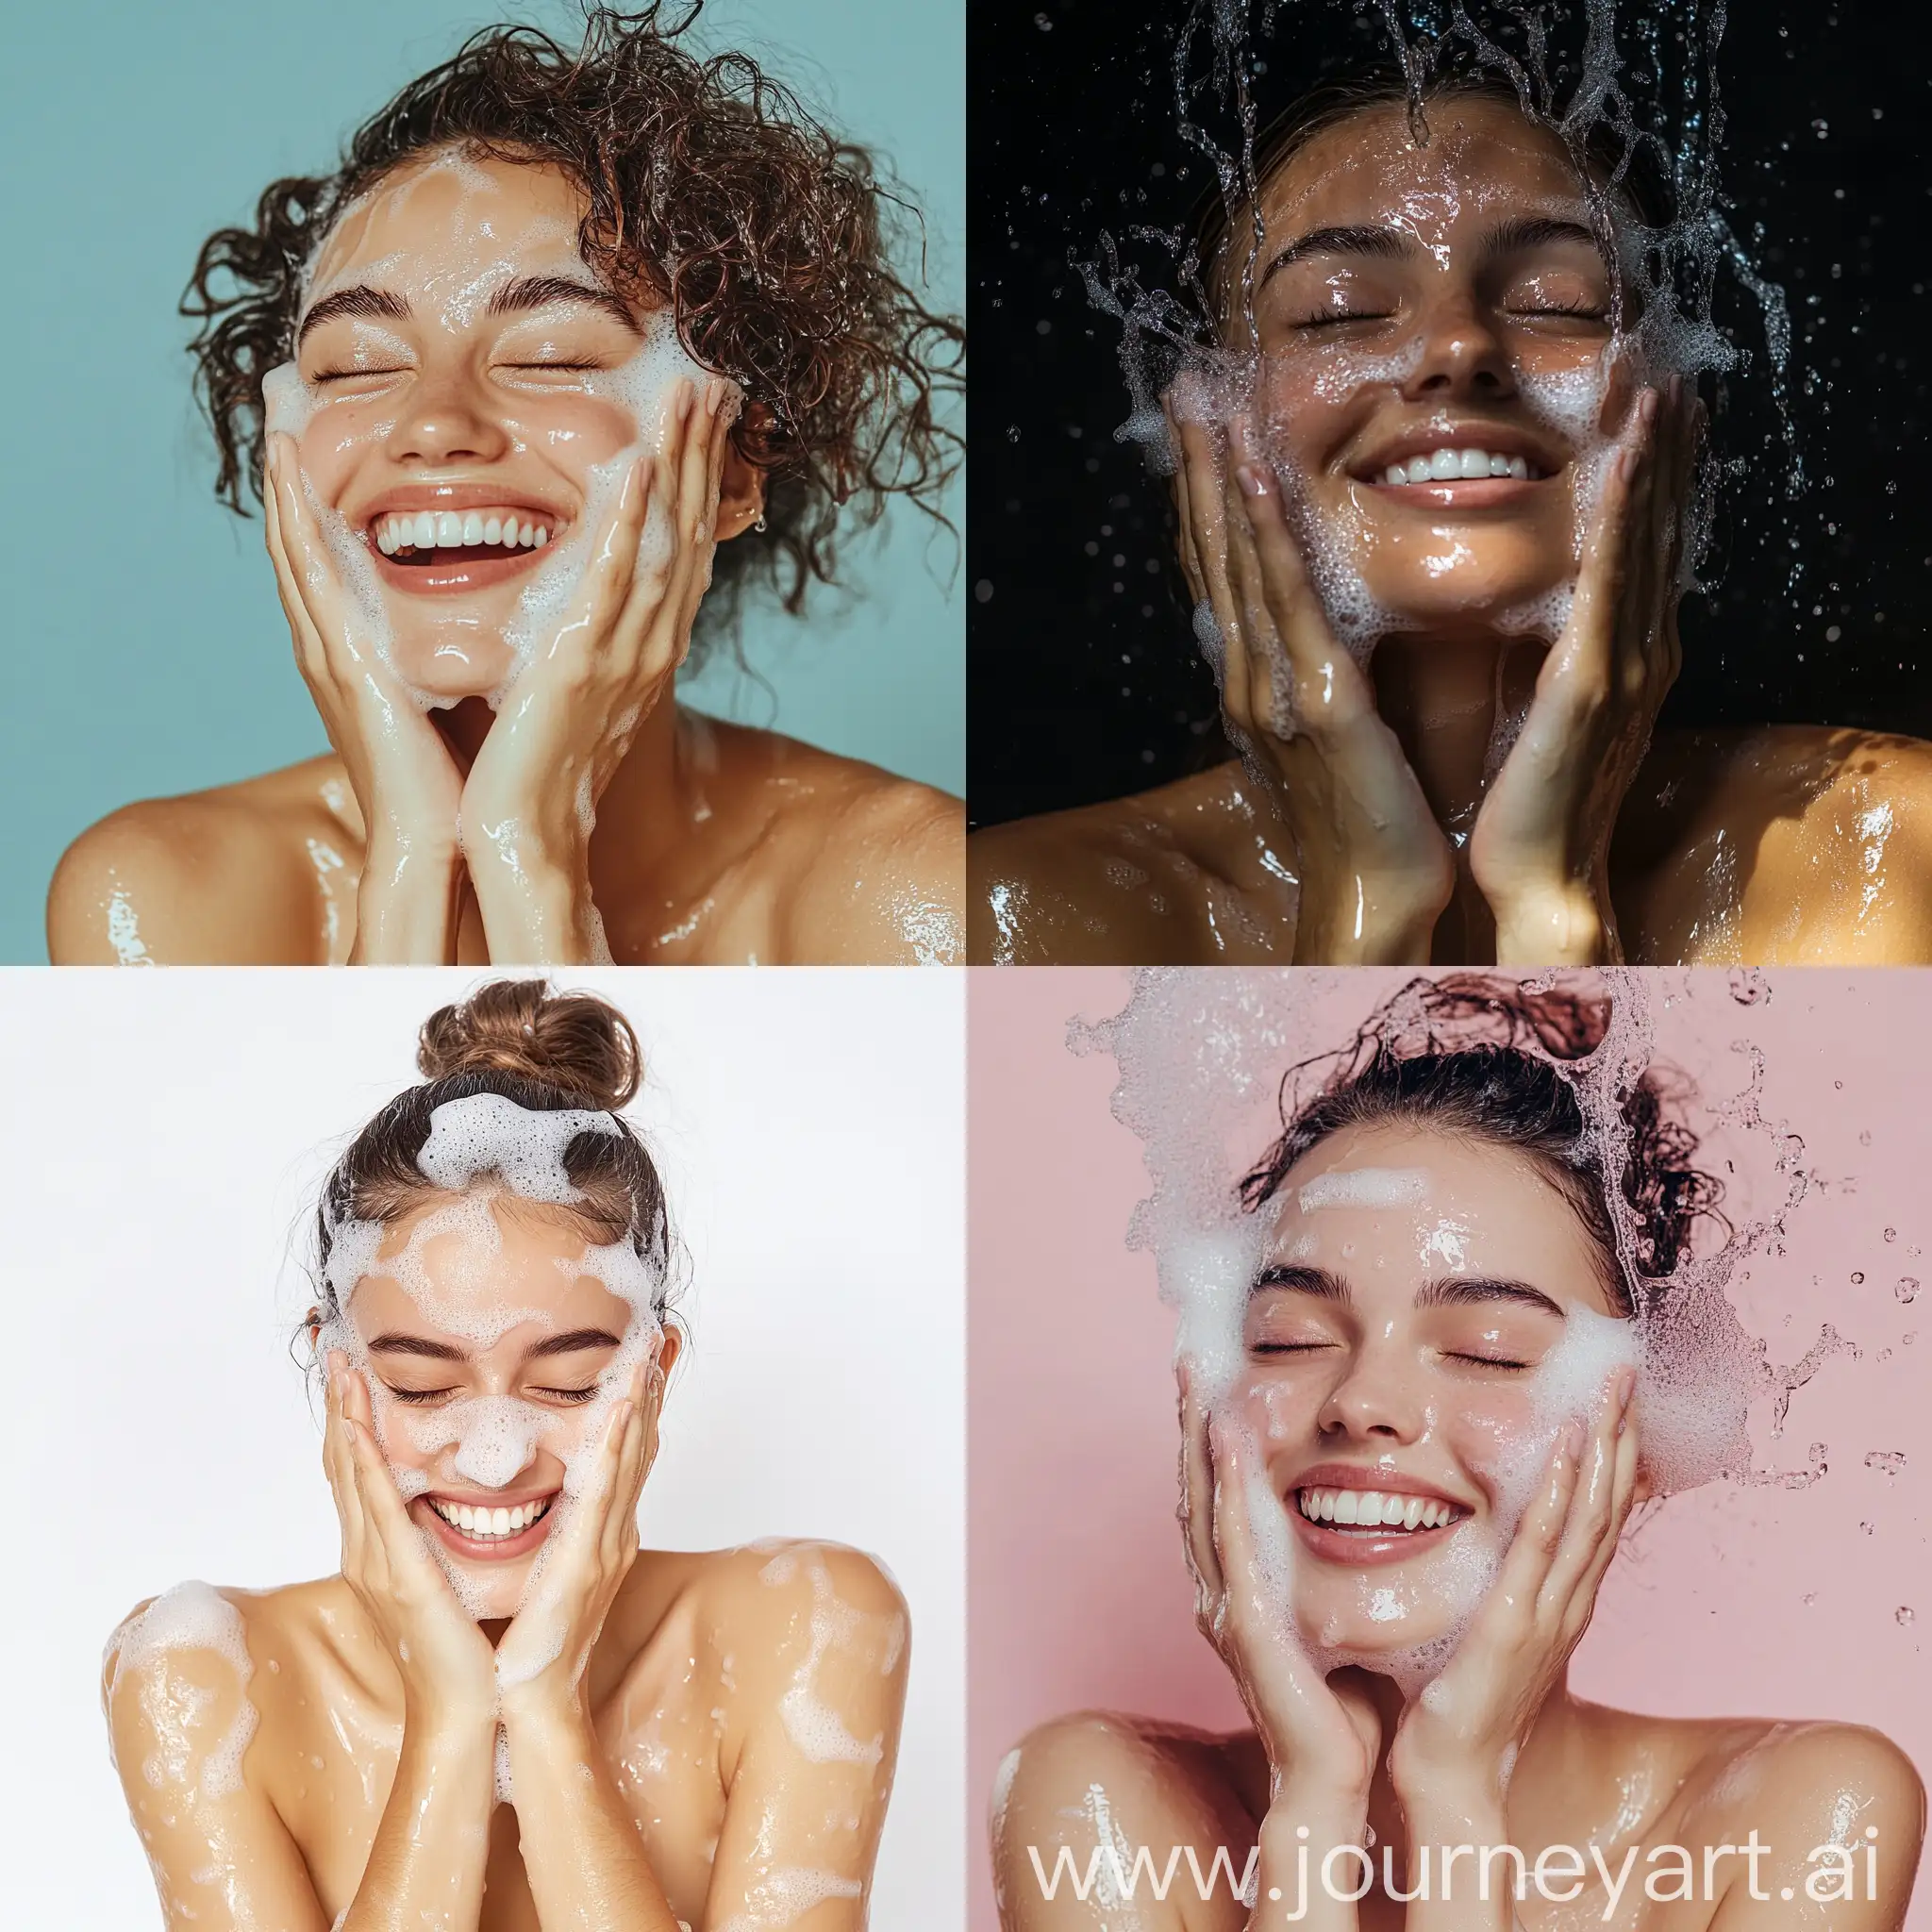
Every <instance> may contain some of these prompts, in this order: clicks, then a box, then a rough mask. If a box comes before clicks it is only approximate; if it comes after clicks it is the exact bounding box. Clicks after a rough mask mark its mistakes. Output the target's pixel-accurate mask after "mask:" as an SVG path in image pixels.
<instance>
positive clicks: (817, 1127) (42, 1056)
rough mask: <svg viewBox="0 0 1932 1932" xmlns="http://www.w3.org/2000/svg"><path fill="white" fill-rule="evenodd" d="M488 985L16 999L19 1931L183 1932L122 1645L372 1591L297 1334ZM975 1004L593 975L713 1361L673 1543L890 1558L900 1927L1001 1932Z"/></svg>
mask: <svg viewBox="0 0 1932 1932" xmlns="http://www.w3.org/2000/svg"><path fill="white" fill-rule="evenodd" d="M480 976H487V975H478V974H475V973H470V972H465V971H454V972H448V973H430V972H426V971H411V972H408V973H397V974H388V973H382V972H376V971H368V972H356V973H345V974H328V973H322V972H309V971H300V970H294V969H269V970H263V971H242V970H238V969H234V968H225V969H218V970H214V971H208V972H185V971H184V972H177V973H169V974H158V973H123V974H107V973H92V972H72V973H47V972H45V971H36V970H35V969H32V968H28V969H24V970H21V969H15V970H11V971H6V972H0V1083H4V1085H0V1228H4V1230H5V1236H6V1241H7V1249H6V1264H5V1275H4V1277H0V1307H4V1309H5V1314H6V1326H5V1339H6V1358H7V1377H6V1379H7V1385H8V1393H7V1398H6V1401H5V1402H4V1404H0V1411H4V1421H0V1457H4V1465H0V1466H4V1467H5V1469H6V1470H7V1471H8V1478H9V1484H10V1491H11V1493H10V1500H9V1514H10V1516H11V1519H12V1520H11V1523H10V1525H9V1544H10V1549H9V1555H8V1561H7V1565H6V1571H5V1577H4V1586H0V1657H4V1661H5V1680H6V1686H7V1689H6V1704H5V1718H6V1723H7V1727H8V1748H7V1750H6V1751H5V1753H4V1754H0V1818H4V1820H5V1828H6V1834H7V1837H8V1840H10V1842H9V1844H8V1848H7V1852H6V1855H5V1856H4V1857H0V1924H11V1925H23V1926H24V1925H75V1926H87V1927H96V1926H99V1927H107V1926H113V1927H117V1928H118V1927H123V1926H133V1925H141V1924H154V1923H155V1921H156V1918H157V1916H158V1908H157V1906H156V1904H155V1895H154V1890H153V1887H152V1884H151V1882H150V1880H149V1877H148V1872H147V1866H146V1861H145V1860H144V1858H143V1857H142V1853H141V1849H140V1846H139V1843H138V1841H137V1840H136V1838H135V1835H134V1831H133V1828H132V1826H131V1825H130V1824H128V1822H127V1814H126V1807H125V1804H124V1802H123V1799H122V1795H121V1790H120V1786H119V1783H118V1781H117V1779H116V1778H115V1775H114V1773H113V1771H112V1769H111V1767H110V1766H109V1764H108V1740H107V1734H106V1729H105V1726H104V1724H103V1723H102V1719H101V1713H100V1704H99V1688H98V1679H99V1669H100V1654H101V1647H102V1644H103V1643H104V1641H106V1639H107V1637H108V1633H109V1632H110V1631H111V1630H112V1629H113V1627H114V1625H115V1624H117V1623H118V1622H119V1621H120V1619H121V1618H122V1617H123V1616H125V1614H126V1612H127V1611H128V1610H129V1609H130V1608H131V1607H133V1606H134V1604H136V1603H137V1602H138V1601H139V1600H140V1599H142V1597H145V1596H151V1595H153V1594H155V1593H156V1592H157V1591H161V1590H164V1589H166V1588H168V1587H169V1586H170V1585H172V1584H175V1583H177V1582H179V1581H181V1580H182V1579H184V1578H187V1577H200V1578H203V1579H205V1580H207V1581H208V1582H211V1583H216V1584H223V1585H240V1586H242V1587H247V1588H266V1587H269V1586H272V1585H275V1584H281V1583H288V1582H292V1581H294V1580H296V1579H299V1578H304V1577H311V1576H317V1575H324V1574H329V1573H330V1572H332V1571H333V1569H334V1567H335V1563H336V1557H337V1550H338V1542H337V1530H336V1522H335V1515H334V1511H333V1509H332V1507H331V1506H330V1502H329V1497H328V1491H327V1488H326V1485H325V1482H324V1479H323V1475H322V1471H321V1466H320V1448H319V1442H320V1438H319V1432H318V1428H317V1424H316V1421H315V1417H314V1410H313V1408H312V1406H311V1404H310V1401H309V1399H308V1391H307V1388H306V1386H305V1382H304V1379H303V1375H302V1373H301V1371H300V1369H299V1368H298V1367H297V1366H296V1364H295V1362H294V1361H293V1359H292V1358H291V1354H290V1349H289V1342H290V1337H291V1333H292V1331H293V1330H294V1328H295V1326H296V1324H298V1322H299V1320H300V1316H301V1313H302V1310H303V1308H304V1307H306V1306H307V1305H308V1299H309V1294H308V1281H307V1277H306V1274H305V1272H304V1258H305V1257H306V1255H307V1254H308V1213H309V1211H310V1210H311V1209H312V1206H313V1202H314V1198H315V1192H316V1189H317V1186H318V1184H319V1182H320V1181H321V1179H322V1177H323V1175H324V1174H325V1172H326V1169H327V1166H328V1164H329V1162H330V1161H331V1160H332V1159H333V1158H334V1156H335V1155H336V1154H337V1153H338V1152H339V1151H340V1149H341V1147H342V1146H343V1145H344V1144H345V1143H346V1141H347V1140H348V1139H349V1138H350V1136H351V1135H352V1134H353V1133H354V1131H355V1130H356V1129H357V1128H358V1127H359V1126H360V1125H361V1124H362V1123H363V1122H364V1121H365V1120H366V1119H367V1118H368V1117H369V1115H370V1114H371V1113H373V1112H374V1111H375V1109H376V1108H378V1107H380V1106H381V1105H382V1104H383V1103H384V1102H385V1101H386V1100H388V1099H389V1097H390V1096H391V1094H392V1093H394V1092H395V1091H397V1090H398V1089H399V1088H400V1087H402V1086H404V1085H407V1084H408V1083H409V1082H410V1081H411V1080H413V1079H414V1078H415V1077H417V1076H416V1074H415V1070H414V1066H413V1060H412V1057H413V1052H414V1044H415V1035H416V1029H417V1028H418V1026H419V1025H420V1024H422V1022H423V1020H424V1019H425V1017H426V1016H427V1015H428V1014H429V1013H430V1012H431V1011H432V1010H433V1009H434V1008H436V1007H437V1006H439V1005H441V1004H443V1003H444V1002H445V1001H448V1000H451V999H456V998H458V997H460V996H461V995H462V994H463V993H464V992H465V991H467V990H468V989H469V988H470V987H471V986H473V985H475V983H477V981H478V979H479V977H480ZM964 977H965V975H964V974H957V973H941V972H932V973H920V972H916V971H902V972H893V971H885V970H879V969H858V970H847V971H843V972H840V971H824V972H811V971H806V970H803V969H792V970H787V971H782V972H780V971H775V970H769V969H768V970H764V971H758V970H756V969H752V970H743V971H737V970H729V969H721V968H699V969H696V970H692V971H678V970H675V969H668V970H666V969H658V970H652V971H649V972H637V971H633V972H629V973H603V974H598V973H585V974H571V975H568V976H567V978H566V979H565V981H564V983H565V984H567V985H569V986H573V987H576V986H584V987H591V988H594V989H595V990H597V991H601V992H602V993H604V995H605V996H606V997H607V998H609V999H611V1000H612V1001H613V1002H614V1003H615V1004H616V1005H618V1006H619V1007H621V1008H623V1009H624V1010H625V1012H626V1013H627V1014H628V1015H629V1017H630V1019H631V1021H632V1024H634V1025H635V1026H636V1027H637V1029H638V1032H639V1035H640V1037H641V1040H642V1041H643V1044H644V1051H645V1058H646V1066H647V1089H646V1092H645V1095H644V1097H643V1098H642V1099H641V1101H640V1102H639V1103H638V1104H637V1105H636V1106H635V1107H634V1108H632V1117H633V1118H634V1119H635V1120H636V1121H637V1123H638V1124H639V1125H640V1126H641V1127H642V1128H643V1130H644V1131H645V1133H646V1135H647V1137H648V1139H649V1142H650V1145H651V1147H652V1149H653V1151H654V1153H655V1154H656V1155H657V1156H658V1160H659V1165H660V1167H661V1169H662V1171H663V1174H664V1176H665V1180H666V1182H667V1185H668V1187H669V1191H670V1196H671V1206H672V1216H673V1225H674V1230H675V1233H676V1234H677V1235H678V1236H679V1237H681V1239H682V1241H683V1242H684V1244H685V1247H686V1249H687V1251H688V1257H687V1258H688V1266H687V1275H688V1281H687V1286H686V1288H685V1291H684V1296H683V1301H682V1312H683V1316H684V1320H685V1323H686V1324H687V1327H688V1329H689V1330H690V1335H691V1348H690V1350H689V1352H688V1354H687V1355H686V1357H685V1358H684V1359H683V1360H681V1361H680V1362H679V1363H678V1365H677V1368H676V1370H675V1374H674V1375H673V1377H672V1383H671V1389H670V1394H669V1397H668V1399H667V1406H666V1409H665V1418H664V1428H663V1443H662V1449H661V1452H660V1455H659V1457H658V1464H657V1467H656V1468H655V1469H654V1470H653V1472H652V1474H651V1477H650V1480H649V1481H648V1483H647V1484H646V1486H645V1490H644V1495H643V1502H642V1505H641V1512H640V1520H641V1529H642V1534H643V1538H644V1541H645V1542H646V1544H654V1545H658V1546H668V1547H674V1548H713V1547H717V1546H719V1545H723V1544H729V1543H735V1542H741V1541H748V1540H750V1539H752V1538H755V1537H760V1536H811V1537H822V1538H827V1539H832V1540H836V1541H841V1542H848V1543H854V1544H857V1545H858V1546H859V1547H860V1548H863V1549H867V1550H870V1551H873V1552H874V1553H875V1554H877V1555H878V1556H880V1557H883V1558H884V1559H885V1561H886V1563H887V1564H888V1565H889V1566H890V1568H891V1571H892V1573H893V1574H894V1575H895V1576H896V1577H897V1579H898V1581H899V1584H900V1586H901V1588H902V1589H903V1590H904V1591H905V1592H906V1595H907V1597H908V1601H909V1603H910V1606H911V1612H912V1657H911V1690H910V1695H909V1699H908V1706H907V1711H906V1726H905V1734H904V1740H903V1745H902V1749H901V1753H900V1760H899V1775H898V1781H897V1785H896V1788H895V1790H894V1795H893V1799H892V1805H891V1812H890V1814H889V1816H888V1820H887V1824H886V1832H885V1840H884V1844H883V1847H882V1849H881V1852H880V1857H879V1864H878V1874H877V1883H876V1888H875V1891H874V1915H873V1923H874V1925H875V1926H876V1927H878V1928H880V1932H899V1928H902V1927H904V1928H914V1927H918V1928H925V1927H934V1928H941V1932H943V1928H946V1927H958V1926H960V1925H962V1924H963V1923H964V1916H965V1915H964V1905H963V1898H964V1890H965V1880H964V1861H963V1852H964V1848H963V1844H962V1842H961V1833H960V1826H959V1821H960V1819H961V1817H962V1816H963V1815H964V1808H965V1807H964V1758H965V1742H964V1675H965V1662H964V1658H965V1641H964V1601H965V1551H964V1526H963V1525H964V1486H965V1424H964V1401H965V1391H964V1384H965V1367H964V1360H965V1347H964V1328H965V1324H964V1239H965V1234H964V1185H963V1181H964V1172H965V1169H964V1139H963V1124H964V1065H965V1061H964V1045H965V1041H964V1004H965V1003H964V992H963V982H964Z"/></svg>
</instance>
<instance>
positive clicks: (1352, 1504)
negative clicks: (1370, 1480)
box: [1299, 1490, 1456, 1530]
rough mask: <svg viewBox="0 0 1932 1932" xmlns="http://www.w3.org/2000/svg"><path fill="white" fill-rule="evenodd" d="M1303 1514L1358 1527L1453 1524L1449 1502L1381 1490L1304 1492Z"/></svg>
mask: <svg viewBox="0 0 1932 1932" xmlns="http://www.w3.org/2000/svg"><path fill="white" fill-rule="evenodd" d="M1299 1500H1300V1504H1301V1512H1302V1514H1303V1515H1304V1516H1306V1517H1307V1518H1308V1520H1309V1521H1310V1522H1312V1523H1348V1524H1356V1525H1357V1527H1376V1528H1388V1529H1403V1530H1411V1529H1440V1528H1441V1527H1442V1526H1443V1524H1448V1523H1451V1522H1454V1520H1455V1517H1456V1511H1455V1508H1454V1507H1453V1506H1452V1505H1450V1504H1447V1503H1437V1502H1432V1501H1430V1500H1428V1499H1426V1498H1424V1497H1422V1496H1399V1495H1393V1494H1387V1493H1384V1492H1383V1491H1379V1490H1303V1491H1300V1492H1299Z"/></svg>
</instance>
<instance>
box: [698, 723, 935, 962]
mask: <svg viewBox="0 0 1932 1932" xmlns="http://www.w3.org/2000/svg"><path fill="white" fill-rule="evenodd" d="M709 729H710V732H711V733H712V735H713V736H714V738H715V739H716V741H717V745H718V757H719V758H720V760H721V762H723V761H727V760H728V761H729V762H730V763H732V764H733V765H735V766H736V767H737V768H738V769H739V771H740V772H741V774H743V775H744V776H746V777H749V778H751V779H753V781H754V782H755V783H757V784H758V786H759V787H760V788H761V790H762V791H763V794H764V808H763V810H762V812H761V813H760V815H759V824H760V829H759V835H758V841H757V848H756V853H757V858H758V862H759V863H760V864H762V865H765V866H768V867H769V868H770V871H771V874H772V875H773V876H774V878H775V879H776V880H777V881H778V890H777V892H776V895H775V900H774V904H775V907H776V924H777V927H778V930H779V932H780V933H781V935H782V950H783V957H784V958H786V959H787V960H789V961H791V962H792V963H795V964H799V965H827V966H832V965H894V966H896V965H907V966H911V965H955V964H958V963H959V961H961V960H962V959H963V958H964V957H965V946H964V939H963V928H964V913H965V906H964V901H965V891H966V856H965V841H966V808H965V806H964V805H963V804H962V803H961V802H960V801H959V800H958V799H957V798H954V797H952V796H950V795H949V794H948V793H946V792H943V791H938V790H937V789H935V788H934V787H932V786H930V785H922V784H919V783H917V782H916V781H915V780H913V779H910V778H902V777H899V776H898V775H896V774H893V773H891V772H887V771H883V770H881V769H880V768H879V767H878V766H877V765H871V764H867V763H866V762H865V761H864V760H863V759H861V758H841V757H840V756H839V755H838V754H837V753H835V752H828V751H824V750H822V749H820V748H819V747H818V746H816V745H809V744H803V743H801V742H800V741H798V740H796V739H793V738H786V737H783V736H782V735H780V734H779V733H776V732H771V731H754V730H752V729H750V728H749V727H747V726H743V725H730V724H715V723H714V724H711V725H710V726H709Z"/></svg>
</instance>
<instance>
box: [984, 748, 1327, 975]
mask: <svg viewBox="0 0 1932 1932" xmlns="http://www.w3.org/2000/svg"><path fill="white" fill-rule="evenodd" d="M1261 823H1262V818H1261V815H1260V814H1258V813H1257V811H1256V809H1255V806H1254V803H1253V801H1252V799H1251V797H1250V795H1249V791H1248V781H1247V779H1246V777H1245V775H1244V774H1243V773H1242V772H1241V767H1240V766H1239V765H1238V764H1232V763H1230V764H1223V765H1217V766H1215V767H1214V768H1213V769H1212V770H1211V771H1208V772H1201V773H1197V774H1193V775H1192V776H1190V777H1186V778H1181V779H1177V780H1175V781H1174V783H1173V784H1170V785H1163V786H1159V787H1158V788H1156V789H1155V790H1153V791H1141V792H1135V793H1132V794H1130V795H1129V796H1127V797H1125V798H1116V799H1108V800H1107V801H1106V802H1105V803H1102V804H1099V805H1090V806H1079V807H1076V808H1074V809H1072V810H1068V811H1057V812H1046V813H1042V814H1041V815H1040V816H1039V817H1037V818H1030V819H1018V820H1015V821H1013V822H1012V823H1010V824H1003V825H991V826H988V827H987V828H986V829H984V830H982V831H978V832H975V833H974V835H973V837H972V839H971V840H970V841H968V846H967V881H968V884H967V949H968V957H969V958H971V959H972V961H973V962H974V964H975V965H985V964H995V965H1130V966H1158V965H1195V964H1212V963H1221V962H1224V961H1228V960H1235V959H1245V960H1265V959H1269V958H1281V959H1286V958H1290V957H1291V954H1292V950H1293V943H1294V917H1293V896H1292V895H1293V880H1292V877H1291V874H1290V873H1289V871H1288V869H1287V867H1286V865H1285V864H1284V863H1283V860H1282V858H1280V857H1278V856H1277V855H1275V854H1274V853H1272V852H1270V851H1269V850H1268V848H1267V845H1266V841H1265V839H1264V838H1263V837H1262V836H1261V833H1260V831H1259V829H1258V828H1259V825H1260V824H1261Z"/></svg>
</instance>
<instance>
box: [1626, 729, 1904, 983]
mask: <svg viewBox="0 0 1932 1932" xmlns="http://www.w3.org/2000/svg"><path fill="white" fill-rule="evenodd" d="M1614 860H1615V864H1616V868H1617V873H1618V875H1619V885H1618V891H1619V896H1620V900H1621V899H1622V898H1623V896H1624V893H1625V892H1626V891H1627V893H1628V895H1629V898H1630V901H1631V904H1632V909H1633V912H1634V914H1635V923H1636V924H1637V925H1638V926H1639V927H1640V928H1641V932H1642V934H1643V939H1642V941H1641V954H1640V956H1641V957H1642V958H1646V959H1648V960H1652V961H1656V962H1662V961H1664V960H1667V959H1675V960H1684V961H1687V962H1692V963H1694V962H1696V961H1698V960H1700V959H1703V960H1708V961H1709V962H1710V963H1720V962H1722V961H1724V960H1726V959H1728V960H1733V961H1737V962H1741V963H1746V964H1752V965H1780V964H1790V965H1797V964H1813V965H1834V964H1835V965H1906V964H1922V963H1926V962H1932V744H1928V743H1927V742H1926V741H1924V740H1922V739H1916V738H1906V737H1902V736H1899V735H1897V734H1895V733H1886V732H1874V731H1861V730H1853V729H1840V728H1835V727H1829V726H1823V725H1767V726H1763V727H1760V728H1757V729H1754V730H1738V731H1696V732H1680V733H1671V734H1668V735H1666V736H1665V737H1663V738H1660V739H1659V740H1658V741H1657V747H1656V749H1655V750H1654V751H1653V753H1652V755H1651V757H1650V758H1649V759H1648V760H1647V761H1646V763H1645V766H1644V770H1643V772H1642V774H1641V777H1640V783H1639V786H1638V787H1637V788H1636V789H1634V790H1633V791H1632V795H1631V798H1630V801H1629V805H1628V807H1627V808H1626V811H1625V813H1624V818H1623V819H1622V820H1620V822H1619V824H1618V848H1617V851H1616V853H1615V854H1614Z"/></svg>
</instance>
